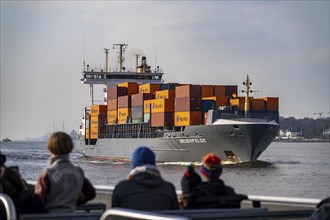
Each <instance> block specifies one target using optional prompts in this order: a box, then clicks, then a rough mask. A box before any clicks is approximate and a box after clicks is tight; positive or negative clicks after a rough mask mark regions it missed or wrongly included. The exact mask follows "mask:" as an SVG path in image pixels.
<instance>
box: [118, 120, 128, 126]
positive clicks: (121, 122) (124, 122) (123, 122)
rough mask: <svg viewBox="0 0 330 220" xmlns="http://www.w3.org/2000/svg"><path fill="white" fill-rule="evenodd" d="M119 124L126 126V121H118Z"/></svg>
mask: <svg viewBox="0 0 330 220" xmlns="http://www.w3.org/2000/svg"><path fill="white" fill-rule="evenodd" d="M117 124H119V125H122V124H126V120H120V121H118V123H117Z"/></svg>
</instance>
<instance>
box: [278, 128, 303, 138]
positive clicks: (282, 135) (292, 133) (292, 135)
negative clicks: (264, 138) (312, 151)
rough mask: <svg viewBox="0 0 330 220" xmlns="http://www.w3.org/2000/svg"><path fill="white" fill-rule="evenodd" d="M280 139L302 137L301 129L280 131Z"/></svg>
mask: <svg viewBox="0 0 330 220" xmlns="http://www.w3.org/2000/svg"><path fill="white" fill-rule="evenodd" d="M278 138H279V139H288V140H294V139H302V132H301V131H289V130H287V131H283V130H280V131H279V136H278Z"/></svg>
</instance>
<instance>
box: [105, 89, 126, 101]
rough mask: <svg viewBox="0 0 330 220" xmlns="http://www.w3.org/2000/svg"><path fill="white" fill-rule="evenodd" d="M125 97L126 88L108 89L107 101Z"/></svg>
mask: <svg viewBox="0 0 330 220" xmlns="http://www.w3.org/2000/svg"><path fill="white" fill-rule="evenodd" d="M124 95H127V88H125V87H117V86H115V87H108V89H107V99H108V100H109V99H116V98H117V97H119V96H124Z"/></svg>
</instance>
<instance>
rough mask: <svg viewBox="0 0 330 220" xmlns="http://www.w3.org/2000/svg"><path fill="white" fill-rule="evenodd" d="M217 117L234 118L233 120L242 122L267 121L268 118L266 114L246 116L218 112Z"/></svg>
mask: <svg viewBox="0 0 330 220" xmlns="http://www.w3.org/2000/svg"><path fill="white" fill-rule="evenodd" d="M218 118H220V119H227V120H234V121H242V122H268V118H267V117H266V116H259V117H251V116H246V115H234V114H227V113H220V115H219V117H218Z"/></svg>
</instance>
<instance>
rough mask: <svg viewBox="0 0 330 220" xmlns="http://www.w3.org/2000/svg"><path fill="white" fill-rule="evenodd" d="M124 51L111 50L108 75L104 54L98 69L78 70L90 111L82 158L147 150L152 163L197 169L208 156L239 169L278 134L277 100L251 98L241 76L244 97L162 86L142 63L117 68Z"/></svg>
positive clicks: (125, 156) (228, 91)
mask: <svg viewBox="0 0 330 220" xmlns="http://www.w3.org/2000/svg"><path fill="white" fill-rule="evenodd" d="M126 48H127V44H114V45H113V49H118V64H117V65H118V67H117V70H116V71H109V68H108V54H109V49H104V50H105V55H106V62H105V67H104V68H99V69H97V68H91V67H90V66H89V65H87V66H85V62H84V69H83V72H82V75H83V78H82V79H81V83H82V84H87V85H89V90H90V106H89V107H88V108H85V109H84V116H83V120H82V123H81V126H80V130H79V134H78V138H77V141H76V145H75V147H76V150H77V151H78V152H81V153H82V154H84V155H85V156H88V157H91V158H96V159H111V160H115V161H129V160H130V159H131V155H132V152H133V151H134V150H135V149H136V148H137V147H139V146H147V147H149V148H151V149H152V150H153V151H154V152H155V154H156V159H157V161H158V162H197V161H200V160H201V159H202V157H203V156H204V155H205V154H207V153H209V152H214V153H216V154H217V155H219V156H220V158H221V159H222V160H223V161H232V162H244V161H250V160H256V159H257V158H258V157H259V156H260V155H261V154H262V153H263V152H264V151H265V150H266V149H267V147H268V146H269V145H270V144H271V142H272V141H273V140H274V138H275V136H276V135H277V134H278V131H279V99H278V97H261V98H256V97H251V96H250V93H251V92H252V91H251V89H250V87H251V85H252V83H251V81H250V79H249V76H247V78H246V80H245V81H244V82H243V84H244V90H243V91H241V92H242V93H243V94H244V96H238V86H237V85H195V84H182V83H164V81H163V79H162V77H163V75H164V73H163V72H162V70H161V69H160V68H159V67H156V68H154V69H151V67H150V66H148V64H147V59H146V57H145V56H141V55H139V54H136V57H135V58H136V68H135V69H130V70H129V69H127V68H125V66H124V59H125V58H124V52H125V49H126ZM140 58H141V61H140ZM139 61H140V63H139ZM95 86H101V87H102V88H103V91H102V92H103V94H104V97H103V98H104V100H102V103H96V101H95V98H94V89H95V88H94V87H95ZM103 94H102V95H103Z"/></svg>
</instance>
